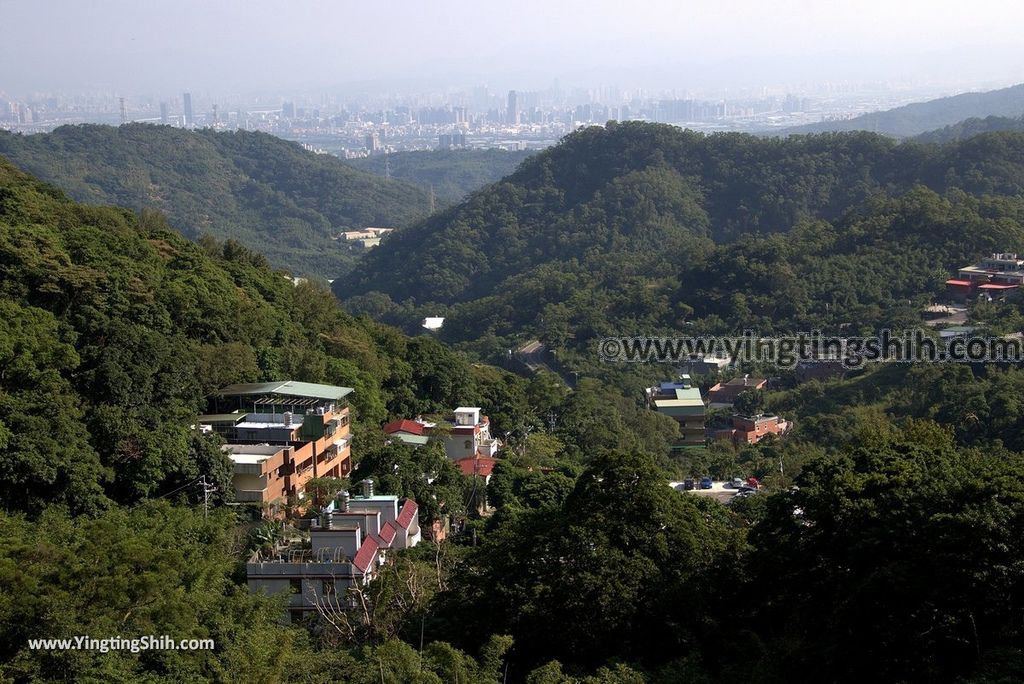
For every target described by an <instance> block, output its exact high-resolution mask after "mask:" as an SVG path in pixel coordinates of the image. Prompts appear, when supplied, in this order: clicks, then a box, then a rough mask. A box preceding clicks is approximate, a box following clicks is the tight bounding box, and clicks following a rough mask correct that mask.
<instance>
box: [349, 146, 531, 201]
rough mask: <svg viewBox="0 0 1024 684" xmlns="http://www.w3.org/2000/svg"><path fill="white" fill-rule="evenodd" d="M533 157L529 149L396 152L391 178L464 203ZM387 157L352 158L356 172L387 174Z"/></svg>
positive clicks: (389, 160)
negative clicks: (466, 198) (385, 169)
mask: <svg viewBox="0 0 1024 684" xmlns="http://www.w3.org/2000/svg"><path fill="white" fill-rule="evenodd" d="M530 154H532V153H531V152H530V151H529V150H522V151H518V152H512V151H508V150H499V149H486V150H433V151H429V152H426V151H425V152H396V153H394V154H389V155H388V156H387V164H388V168H389V170H390V172H391V177H392V178H398V179H400V180H403V181H408V182H410V183H415V184H417V185H419V186H420V187H422V188H425V189H427V190H428V191H429V189H430V188H433V189H434V195H435V197H436V198H437V201H438V202H439V203H441V204H454V203H456V202H460V201H462V199H464V198H465V197H466V196H467V195H469V194H470V193H471V192H475V191H476V190H479V189H480V188H482V187H484V186H485V185H490V184H491V183H493V182H495V181H497V180H500V179H502V178H504V177H505V176H507V175H509V174H510V173H512V172H513V171H515V170H516V167H517V166H519V164H521V163H522V162H523V160H524V159H526V158H527V157H528V156H529V155H530ZM384 162H385V159H384V156H383V155H376V156H372V157H364V158H362V159H349V160H348V163H349V164H351V165H352V166H354V167H356V168H357V169H362V170H363V171H369V172H370V173H375V174H377V175H378V176H383V175H384Z"/></svg>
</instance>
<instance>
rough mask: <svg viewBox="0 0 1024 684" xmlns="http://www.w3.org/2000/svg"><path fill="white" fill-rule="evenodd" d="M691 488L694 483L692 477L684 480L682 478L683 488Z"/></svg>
mask: <svg viewBox="0 0 1024 684" xmlns="http://www.w3.org/2000/svg"><path fill="white" fill-rule="evenodd" d="M693 488H694V484H693V478H692V477H688V478H686V479H685V480H683V489H685V490H687V491H689V490H691V489H693Z"/></svg>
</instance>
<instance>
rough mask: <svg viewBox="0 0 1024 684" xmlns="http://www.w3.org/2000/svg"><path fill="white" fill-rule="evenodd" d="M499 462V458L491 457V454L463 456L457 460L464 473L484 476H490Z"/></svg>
mask: <svg viewBox="0 0 1024 684" xmlns="http://www.w3.org/2000/svg"><path fill="white" fill-rule="evenodd" d="M497 462H498V459H496V458H491V457H490V456H481V457H479V458H473V457H471V456H470V457H468V458H462V459H459V460H458V461H456V462H455V465H457V466H459V468H460V469H461V470H462V474H463V475H469V476H472V475H481V476H483V477H489V476H490V474H491V473H493V472H494V464H495V463H497Z"/></svg>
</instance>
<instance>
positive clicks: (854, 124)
mask: <svg viewBox="0 0 1024 684" xmlns="http://www.w3.org/2000/svg"><path fill="white" fill-rule="evenodd" d="M1021 112H1024V84H1021V85H1015V86H1011V87H1009V88H1001V89H999V90H989V91H986V92H981V93H962V94H960V95H952V96H950V97H941V98H939V99H936V100H928V101H927V102H915V103H913V104H908V105H904V106H902V107H896V108H895V109H888V110H885V111H881V112H872V113H870V114H862V115H861V116H856V117H854V118H852V119H844V120H841V121H822V122H820V123H814V124H807V125H805V126H795V127H793V128H787V129H785V130H783V131H782V134H783V135H789V134H793V133H823V132H826V131H828V132H837V131H871V132H872V133H881V134H883V135H891V136H893V137H895V138H907V137H910V136H915V135H918V134H921V133H924V132H926V131H931V130H933V129H936V128H942V127H944V126H955V125H956V124H957V123H959V122H960V121H963V120H965V119H971V118H983V117H987V116H996V117H1015V116H1020V115H1021Z"/></svg>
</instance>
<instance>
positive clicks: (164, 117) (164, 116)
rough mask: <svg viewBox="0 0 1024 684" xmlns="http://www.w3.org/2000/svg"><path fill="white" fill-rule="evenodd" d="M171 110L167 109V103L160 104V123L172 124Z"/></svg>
mask: <svg viewBox="0 0 1024 684" xmlns="http://www.w3.org/2000/svg"><path fill="white" fill-rule="evenodd" d="M170 118H171V117H170V110H169V108H168V107H167V103H166V102H161V103H160V123H162V124H166V123H169V122H170Z"/></svg>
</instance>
